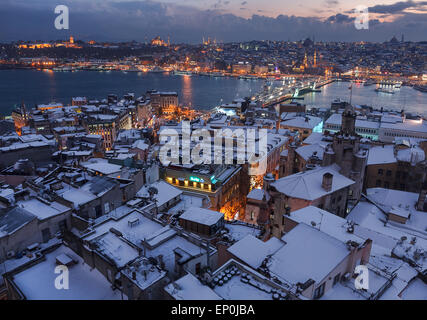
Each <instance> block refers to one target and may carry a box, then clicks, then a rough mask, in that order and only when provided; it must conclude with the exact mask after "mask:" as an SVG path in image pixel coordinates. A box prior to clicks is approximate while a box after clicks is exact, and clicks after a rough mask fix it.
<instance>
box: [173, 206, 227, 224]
mask: <svg viewBox="0 0 427 320" xmlns="http://www.w3.org/2000/svg"><path fill="white" fill-rule="evenodd" d="M179 218H180V219H183V220H188V221H193V222H196V223H199V224H203V225H206V226H212V225H215V224H216V223H218V221H220V220H221V219H224V215H223V214H222V213H221V212H218V211H213V210H208V209H203V208H197V207H190V208H188V209H187V210H185V212H184V213H183V214H182V215H181V216H180V217H179Z"/></svg>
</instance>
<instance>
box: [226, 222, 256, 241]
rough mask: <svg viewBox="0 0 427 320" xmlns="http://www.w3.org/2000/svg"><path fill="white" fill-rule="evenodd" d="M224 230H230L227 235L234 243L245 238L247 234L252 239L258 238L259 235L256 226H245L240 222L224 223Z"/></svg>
mask: <svg viewBox="0 0 427 320" xmlns="http://www.w3.org/2000/svg"><path fill="white" fill-rule="evenodd" d="M225 228H227V229H228V230H230V232H229V235H230V236H231V237H232V240H234V241H239V240H241V239H243V238H244V237H246V236H247V235H248V234H250V235H252V236H254V237H256V236H259V235H260V234H261V228H257V226H256V225H254V224H246V223H242V222H240V221H233V222H229V221H226V224H225Z"/></svg>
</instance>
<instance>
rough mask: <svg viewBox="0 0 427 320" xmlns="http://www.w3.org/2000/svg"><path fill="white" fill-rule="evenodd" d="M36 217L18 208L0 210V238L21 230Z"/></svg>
mask: <svg viewBox="0 0 427 320" xmlns="http://www.w3.org/2000/svg"><path fill="white" fill-rule="evenodd" d="M34 219H36V216H34V215H33V214H31V213H30V212H28V211H27V210H24V209H22V208H19V207H14V208H10V207H9V208H0V237H3V236H6V235H8V234H11V233H13V232H15V231H16V230H18V229H20V228H22V227H23V226H25V225H26V224H27V223H29V222H31V221H32V220H34Z"/></svg>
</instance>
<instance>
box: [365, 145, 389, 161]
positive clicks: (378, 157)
mask: <svg viewBox="0 0 427 320" xmlns="http://www.w3.org/2000/svg"><path fill="white" fill-rule="evenodd" d="M395 162H396V157H395V156H394V147H393V146H392V145H386V146H382V147H372V148H371V149H369V155H368V165H376V164H389V163H395Z"/></svg>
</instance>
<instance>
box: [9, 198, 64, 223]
mask: <svg viewBox="0 0 427 320" xmlns="http://www.w3.org/2000/svg"><path fill="white" fill-rule="evenodd" d="M17 205H18V206H20V207H21V208H24V209H25V210H27V211H28V212H30V213H32V214H33V215H35V216H36V217H38V218H39V219H40V220H44V219H48V218H51V217H54V216H57V215H59V214H63V213H66V212H67V211H69V210H70V208H68V207H66V206H63V205H62V204H59V203H58V202H55V201H54V202H51V203H50V204H47V203H45V202H42V201H40V200H38V199H36V198H34V199H30V200H25V201H19V202H17Z"/></svg>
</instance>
